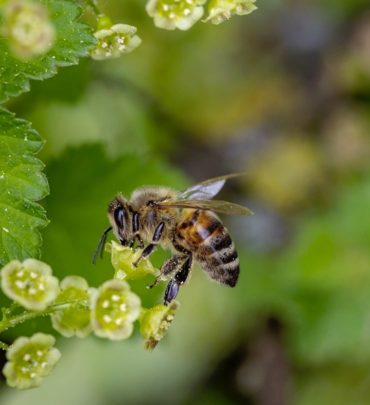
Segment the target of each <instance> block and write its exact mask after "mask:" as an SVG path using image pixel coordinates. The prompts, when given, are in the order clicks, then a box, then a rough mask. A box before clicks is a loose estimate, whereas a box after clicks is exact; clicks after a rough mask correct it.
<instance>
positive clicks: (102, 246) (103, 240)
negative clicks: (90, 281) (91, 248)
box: [92, 226, 112, 264]
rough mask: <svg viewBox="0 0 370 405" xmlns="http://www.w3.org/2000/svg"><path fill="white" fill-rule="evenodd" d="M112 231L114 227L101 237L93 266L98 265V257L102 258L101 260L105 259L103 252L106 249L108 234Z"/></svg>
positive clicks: (93, 259)
mask: <svg viewBox="0 0 370 405" xmlns="http://www.w3.org/2000/svg"><path fill="white" fill-rule="evenodd" d="M111 230H112V227H111V226H110V227H109V228H107V229H106V230H105V231H104V232H103V234H102V236H101V237H100V240H99V243H98V246H97V247H96V249H95V252H94V255H93V258H92V262H93V264H96V260H97V258H98V256H100V258H103V251H104V250H103V249H104V245H105V241H106V240H107V235H108V232H110V231H111Z"/></svg>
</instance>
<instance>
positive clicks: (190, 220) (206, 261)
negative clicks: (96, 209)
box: [93, 174, 252, 305]
mask: <svg viewBox="0 0 370 405" xmlns="http://www.w3.org/2000/svg"><path fill="white" fill-rule="evenodd" d="M236 176H239V174H229V175H226V176H220V177H216V178H213V179H210V180H206V181H204V182H202V183H199V184H196V185H194V186H192V187H189V188H187V189H186V190H184V191H181V192H178V191H175V190H173V189H171V188H167V187H155V186H145V187H140V188H138V189H136V190H135V191H134V192H133V193H132V195H131V198H130V199H129V200H127V199H126V198H125V197H123V196H122V195H121V194H118V195H117V196H116V197H115V198H114V199H113V200H112V201H111V203H110V204H109V206H108V219H109V222H110V225H111V226H110V227H109V228H107V229H106V230H105V231H104V233H103V235H102V237H101V239H100V242H99V244H98V247H97V249H96V251H95V254H94V258H93V262H94V263H95V261H96V258H97V257H98V255H101V254H102V251H103V247H104V244H105V241H106V238H107V234H108V232H110V231H113V233H114V235H115V236H116V238H117V239H118V240H119V242H120V243H121V244H122V245H124V246H130V247H133V246H134V245H135V243H137V245H138V246H139V247H140V248H141V249H143V250H142V253H141V255H140V257H139V259H138V260H137V261H136V262H135V263H133V265H134V266H137V265H138V263H139V262H140V260H141V259H143V258H147V257H149V255H150V254H151V253H152V252H153V251H154V250H155V248H156V246H157V245H160V246H162V247H163V248H165V249H167V248H168V249H170V250H171V251H172V253H173V254H172V256H171V257H170V258H169V259H168V260H166V261H165V262H164V264H163V265H162V267H161V270H160V275H159V276H158V277H157V279H156V281H155V282H154V283H153V284H152V285H151V287H152V286H154V285H155V284H157V283H158V281H161V280H166V279H169V280H170V281H169V283H168V285H167V288H166V291H165V296H164V303H165V304H166V305H167V304H168V303H170V302H171V301H172V300H173V299H174V298H176V296H177V294H178V292H179V289H180V286H181V285H182V284H184V283H185V281H186V280H187V278H188V276H189V273H190V271H191V268H192V265H193V262H194V260H195V261H197V262H198V263H199V264H200V266H201V267H202V268H203V270H204V271H206V272H207V273H208V275H209V276H210V277H211V278H212V279H214V280H216V281H218V282H220V283H222V284H226V285H229V286H230V287H234V286H235V285H236V283H237V281H238V277H239V258H238V254H237V252H236V250H235V246H234V243H233V241H232V239H231V237H230V235H229V232H228V230H227V229H226V228H225V226H224V225H223V224H222V222H221V220H220V219H219V218H218V216H217V215H216V213H222V214H236V215H251V214H252V212H251V211H250V210H249V209H248V208H246V207H243V206H241V205H238V204H234V203H231V202H228V201H220V200H213V199H212V198H213V197H214V196H215V195H216V194H218V192H219V191H220V190H221V189H222V187H223V186H224V184H225V182H226V180H227V179H229V178H232V177H236ZM144 242H148V244H147V245H146V246H145V244H144Z"/></svg>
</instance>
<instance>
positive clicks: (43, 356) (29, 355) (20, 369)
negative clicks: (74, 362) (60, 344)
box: [3, 333, 61, 389]
mask: <svg viewBox="0 0 370 405" xmlns="http://www.w3.org/2000/svg"><path fill="white" fill-rule="evenodd" d="M54 344H55V338H54V336H51V335H45V334H43V333H36V334H35V335H33V336H32V337H31V338H27V337H19V338H18V339H16V340H15V341H14V343H13V344H12V345H11V346H10V348H9V349H8V350H7V352H6V358H7V359H8V361H7V363H6V364H5V366H4V368H3V374H4V375H5V377H6V382H7V383H8V385H9V386H11V387H15V388H19V389H26V388H33V387H38V386H39V385H40V384H41V382H42V380H43V378H44V377H46V376H47V375H49V374H50V372H51V371H52V369H53V368H54V366H55V364H56V363H57V362H58V360H59V359H60V356H61V354H60V352H59V350H58V349H56V348H54V347H53V346H54Z"/></svg>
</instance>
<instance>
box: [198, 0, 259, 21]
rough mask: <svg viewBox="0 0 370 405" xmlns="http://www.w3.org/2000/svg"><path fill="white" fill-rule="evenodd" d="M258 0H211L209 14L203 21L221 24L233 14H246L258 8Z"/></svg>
mask: <svg viewBox="0 0 370 405" xmlns="http://www.w3.org/2000/svg"><path fill="white" fill-rule="evenodd" d="M255 2H256V0H211V1H210V2H209V3H208V16H207V18H206V19H205V20H204V21H203V22H208V21H211V23H212V24H215V25H217V24H221V23H222V22H224V21H226V20H229V19H230V18H231V17H232V16H233V15H246V14H250V13H252V12H253V11H254V10H256V9H257V6H256V5H255V4H254V3H255Z"/></svg>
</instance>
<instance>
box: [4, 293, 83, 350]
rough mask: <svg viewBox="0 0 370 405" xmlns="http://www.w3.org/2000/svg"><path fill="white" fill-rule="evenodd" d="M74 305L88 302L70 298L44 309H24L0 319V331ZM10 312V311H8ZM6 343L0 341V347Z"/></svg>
mask: <svg viewBox="0 0 370 405" xmlns="http://www.w3.org/2000/svg"><path fill="white" fill-rule="evenodd" d="M74 305H76V306H77V305H81V306H88V302H87V301H86V300H72V301H66V302H60V303H57V304H52V305H50V306H49V307H47V308H46V309H45V310H44V311H39V312H37V311H30V310H24V311H23V312H21V313H20V314H16V315H10V316H8V317H5V318H3V319H2V320H1V321H0V333H2V332H4V331H6V330H7V329H9V328H12V327H14V326H16V325H19V324H21V323H23V322H25V321H28V320H30V319H34V318H38V317H40V316H47V315H50V314H52V313H53V312H57V311H60V310H62V309H66V308H69V307H70V306H74ZM9 312H11V311H9ZM6 347H7V345H6V344H5V343H2V342H0V349H4V348H5V349H6Z"/></svg>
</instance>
